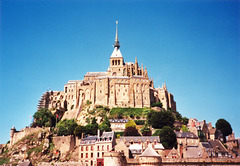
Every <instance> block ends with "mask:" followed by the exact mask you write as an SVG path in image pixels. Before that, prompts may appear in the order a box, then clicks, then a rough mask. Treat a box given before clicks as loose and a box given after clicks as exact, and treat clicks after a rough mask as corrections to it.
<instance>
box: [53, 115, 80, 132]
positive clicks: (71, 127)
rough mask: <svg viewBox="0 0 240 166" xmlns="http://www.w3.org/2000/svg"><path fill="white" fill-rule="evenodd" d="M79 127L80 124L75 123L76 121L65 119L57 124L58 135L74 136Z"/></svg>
mask: <svg viewBox="0 0 240 166" xmlns="http://www.w3.org/2000/svg"><path fill="white" fill-rule="evenodd" d="M77 126H78V124H77V123H76V122H75V121H74V119H71V120H68V119H64V120H62V121H60V122H58V124H57V135H58V136H62V135H65V136H66V135H74V131H75V128H76V127H77Z"/></svg>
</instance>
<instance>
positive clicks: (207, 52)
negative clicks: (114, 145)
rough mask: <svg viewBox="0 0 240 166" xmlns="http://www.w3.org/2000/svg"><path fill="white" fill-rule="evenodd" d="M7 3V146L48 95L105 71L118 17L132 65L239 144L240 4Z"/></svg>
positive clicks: (2, 72) (3, 88)
mask: <svg viewBox="0 0 240 166" xmlns="http://www.w3.org/2000/svg"><path fill="white" fill-rule="evenodd" d="M0 3H1V57H0V143H6V142H7V141H8V140H9V132H10V128H11V127H12V126H15V127H16V129H17V130H20V129H21V128H24V127H25V126H28V125H29V123H30V116H32V115H33V114H34V113H35V112H36V108H37V104H38V100H39V99H40V97H41V95H42V93H44V92H45V91H47V90H50V89H51V90H63V87H64V84H65V83H67V82H68V80H81V79H83V76H84V74H86V72H88V71H106V70H107V68H108V65H109V57H110V55H111V53H112V51H113V47H112V44H113V43H114V39H115V21H116V20H118V21H119V40H120V44H121V48H120V49H121V52H122V55H123V57H124V59H125V61H127V62H129V61H134V60H135V57H137V58H138V62H139V64H143V65H144V66H146V67H147V69H148V74H149V76H150V77H151V78H153V80H154V85H155V87H158V86H161V85H162V83H164V82H166V84H167V87H168V90H169V91H170V92H171V93H172V94H173V95H174V98H175V101H176V102H177V109H178V111H179V112H180V113H181V114H182V115H183V116H186V117H188V118H191V117H193V118H197V119H198V120H204V119H205V120H206V121H207V122H212V124H213V125H214V126H215V123H216V121H217V120H218V119H219V118H224V119H226V120H227V121H228V122H229V123H230V124H231V125H232V128H233V130H234V131H235V133H236V136H237V137H240V129H239V126H240V125H239V118H240V114H239V112H240V96H239V95H240V86H239V85H240V22H239V20H240V1H211V0H210V1H207V0H202V1H190V0H188V1H181V2H180V1H174V0H170V1H169V0H162V1H147V0H146V1H144V0H142V1H136V0H134V1H133V0H132V1H110V0H105V1H102V2H101V3H100V2H98V1H77V0H70V1H67V0H61V1H57V0H38V1H37V0H32V1H31V0H16V1H13V0H2V1H1V2H0Z"/></svg>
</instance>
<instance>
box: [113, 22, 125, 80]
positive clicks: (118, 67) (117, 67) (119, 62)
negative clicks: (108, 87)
mask: <svg viewBox="0 0 240 166" xmlns="http://www.w3.org/2000/svg"><path fill="white" fill-rule="evenodd" d="M113 47H114V50H113V52H112V55H111V57H110V67H109V71H110V75H111V76H123V72H124V71H123V68H124V60H123V57H122V54H121V51H120V44H119V40H118V21H116V37H115V43H114V45H113Z"/></svg>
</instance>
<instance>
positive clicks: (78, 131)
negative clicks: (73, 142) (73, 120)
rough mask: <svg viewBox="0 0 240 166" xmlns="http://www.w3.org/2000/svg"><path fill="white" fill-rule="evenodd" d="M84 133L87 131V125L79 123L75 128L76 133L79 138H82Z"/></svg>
mask: <svg viewBox="0 0 240 166" xmlns="http://www.w3.org/2000/svg"><path fill="white" fill-rule="evenodd" d="M82 133H85V127H84V126H81V125H78V126H77V127H76V128H75V130H74V135H75V136H77V137H78V138H82Z"/></svg>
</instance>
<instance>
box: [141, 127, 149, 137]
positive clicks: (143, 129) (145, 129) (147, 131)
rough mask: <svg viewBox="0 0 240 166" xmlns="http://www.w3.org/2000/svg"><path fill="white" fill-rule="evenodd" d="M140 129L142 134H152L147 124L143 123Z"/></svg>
mask: <svg viewBox="0 0 240 166" xmlns="http://www.w3.org/2000/svg"><path fill="white" fill-rule="evenodd" d="M140 131H141V133H142V136H151V135H152V131H151V129H150V128H149V126H147V125H144V126H143V128H141V130H140Z"/></svg>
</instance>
